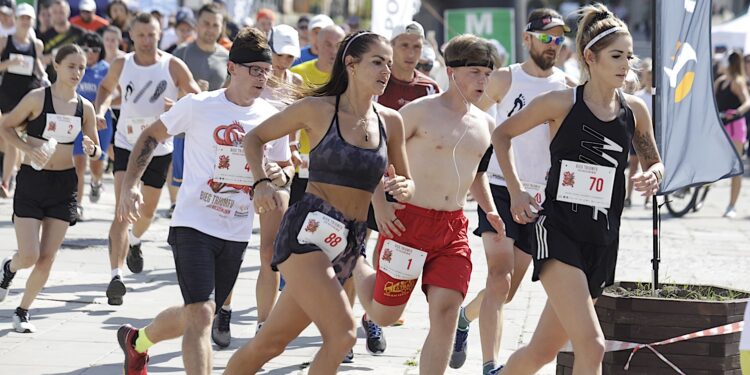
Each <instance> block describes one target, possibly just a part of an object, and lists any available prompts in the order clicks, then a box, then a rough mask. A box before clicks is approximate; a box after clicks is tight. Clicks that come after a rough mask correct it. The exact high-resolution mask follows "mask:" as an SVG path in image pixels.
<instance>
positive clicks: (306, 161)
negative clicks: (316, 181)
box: [298, 154, 310, 178]
mask: <svg viewBox="0 0 750 375" xmlns="http://www.w3.org/2000/svg"><path fill="white" fill-rule="evenodd" d="M299 156H300V158H301V159H302V163H303V164H302V165H300V166H299V172H298V175H299V178H310V154H300V155H299ZM305 165H307V166H306V167H305Z"/></svg>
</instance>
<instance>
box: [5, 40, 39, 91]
mask: <svg viewBox="0 0 750 375" xmlns="http://www.w3.org/2000/svg"><path fill="white" fill-rule="evenodd" d="M30 40H31V47H30V48H29V49H27V50H25V51H21V50H19V49H18V48H16V45H15V44H14V43H13V35H8V43H7V44H6V46H5V49H3V53H2V54H0V61H6V60H8V59H10V54H11V53H15V54H18V55H25V56H31V57H32V58H34V59H36V46H35V45H34V39H33V38H30ZM37 87H39V79H38V78H37V77H36V76H34V74H33V73H32V74H31V75H30V76H25V75H21V74H15V73H10V72H8V71H6V72H5V73H4V74H3V83H2V85H0V90H2V91H3V94H5V95H7V96H8V97H9V98H11V99H13V100H14V101H16V103H15V104H18V101H21V99H22V98H23V97H24V95H26V94H27V93H28V92H29V91H31V90H33V89H35V88H37ZM15 104H14V105H15Z"/></svg>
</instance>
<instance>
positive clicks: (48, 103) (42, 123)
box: [26, 87, 83, 145]
mask: <svg viewBox="0 0 750 375" xmlns="http://www.w3.org/2000/svg"><path fill="white" fill-rule="evenodd" d="M76 95H77V94H76ZM77 99H78V104H76V112H75V114H74V115H73V116H75V117H79V118H80V119H81V123H83V100H82V99H81V96H80V95H77ZM47 114H57V112H55V106H54V105H53V104H52V89H51V88H50V87H47V88H46V89H45V90H44V107H43V108H42V112H41V113H39V116H37V117H36V118H35V119H33V120H29V122H27V123H26V134H28V135H29V137H34V138H38V139H43V140H45V141H46V140H47V139H46V138H44V137H43V136H42V135H43V134H44V130H45V128H46V127H47ZM77 136H78V134H77V133H76V134H73V136H72V137H71V138H72V139H71V140H70V142H61V141H60V140H59V139H58V143H59V144H61V145H70V144H73V142H74V141H75V138H76V137H77Z"/></svg>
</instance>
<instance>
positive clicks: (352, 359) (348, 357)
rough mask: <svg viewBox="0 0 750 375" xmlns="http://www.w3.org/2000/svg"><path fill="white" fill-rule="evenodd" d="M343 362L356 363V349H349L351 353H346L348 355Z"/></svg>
mask: <svg viewBox="0 0 750 375" xmlns="http://www.w3.org/2000/svg"><path fill="white" fill-rule="evenodd" d="M341 363H354V350H352V349H349V353H346V356H345V357H344V360H343V361H341Z"/></svg>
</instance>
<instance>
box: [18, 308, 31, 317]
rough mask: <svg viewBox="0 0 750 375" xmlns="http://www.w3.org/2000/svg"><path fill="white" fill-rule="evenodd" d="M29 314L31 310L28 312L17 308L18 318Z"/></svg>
mask: <svg viewBox="0 0 750 375" xmlns="http://www.w3.org/2000/svg"><path fill="white" fill-rule="evenodd" d="M28 314H29V310H26V309H24V308H22V307H21V306H19V307H16V315H18V316H24V315H28Z"/></svg>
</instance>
